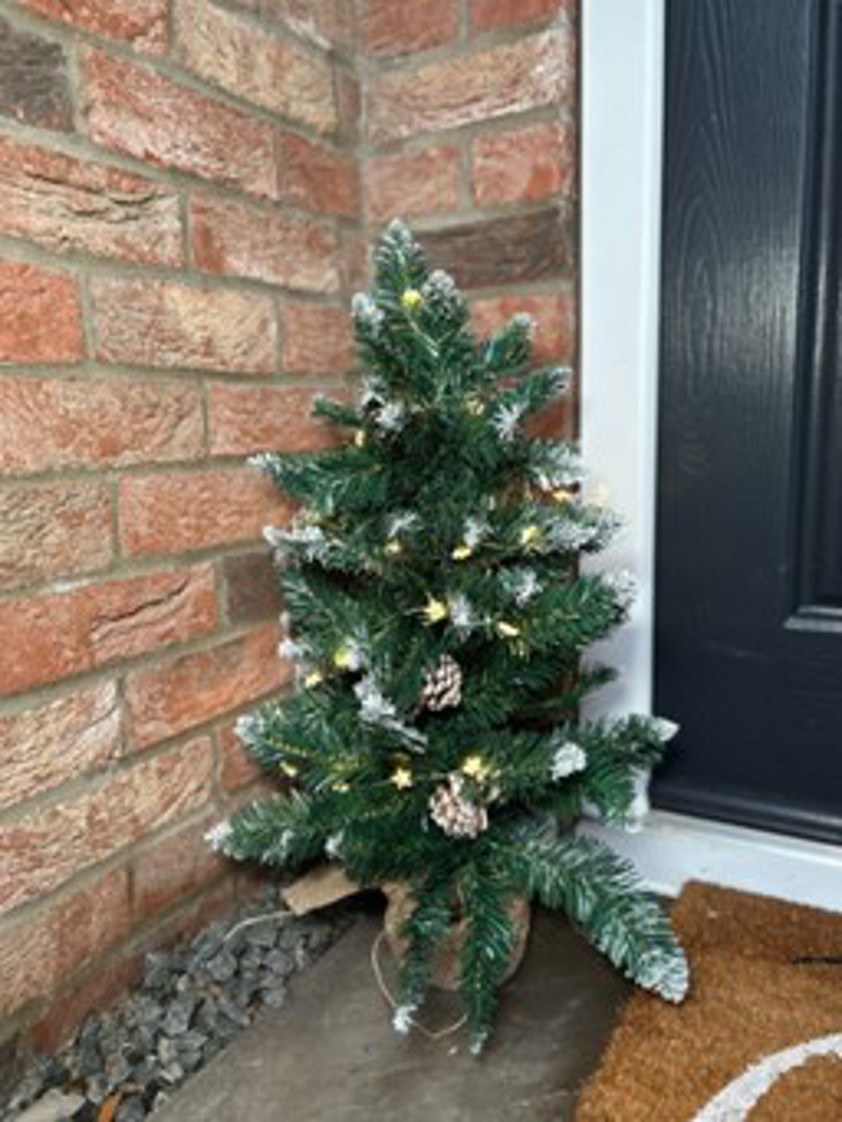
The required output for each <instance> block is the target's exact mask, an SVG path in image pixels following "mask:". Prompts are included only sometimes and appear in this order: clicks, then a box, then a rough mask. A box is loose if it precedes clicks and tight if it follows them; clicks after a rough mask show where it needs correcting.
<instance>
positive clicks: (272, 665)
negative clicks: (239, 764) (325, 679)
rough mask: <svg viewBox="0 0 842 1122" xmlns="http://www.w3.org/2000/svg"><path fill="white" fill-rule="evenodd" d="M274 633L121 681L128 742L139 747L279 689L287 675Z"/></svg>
mask: <svg viewBox="0 0 842 1122" xmlns="http://www.w3.org/2000/svg"><path fill="white" fill-rule="evenodd" d="M278 637H279V636H278V629H277V628H276V627H267V628H265V629H264V630H262V631H257V632H254V633H252V634H250V635H247V636H244V637H242V638H238V639H230V640H228V641H227V642H225V643H220V644H219V645H218V646H216V647H212V648H211V649H210V650H206V651H199V652H197V653H195V654H189V655H182V656H181V657H180V658H176V659H171V660H167V661H165V662H162V663H160V664H159V665H157V666H154V667H150V668H145V669H142V670H135V671H132V672H131V673H130V674H129V675H128V676H127V678H126V703H127V706H128V714H129V727H130V731H131V737H132V743H133V744H134V745H135V746H136V747H138V748H142V747H145V746H146V745H149V744H154V743H156V742H157V741H159V740H165V739H166V738H167V737H170V736H175V735H177V734H178V733H180V732H184V731H185V730H186V729H189V728H192V727H193V726H195V725H198V724H202V723H204V722H205V721H208V720H210V719H211V718H213V717H218V716H222V715H223V714H224V713H227V712H230V711H231V710H234V709H238V708H239V707H240V706H242V705H246V704H248V703H249V702H250V701H254V700H255V699H256V698H259V697H262V696H263V695H264V694H268V693H271V692H272V691H273V690H276V689H280V688H281V686H282V685H283V684H284V682H285V681H287V679H288V677H289V667H288V664H285V663H283V662H281V660H280V658H278V654H277V651H276V646H277V643H278Z"/></svg>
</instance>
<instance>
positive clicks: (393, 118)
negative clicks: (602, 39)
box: [368, 29, 575, 142]
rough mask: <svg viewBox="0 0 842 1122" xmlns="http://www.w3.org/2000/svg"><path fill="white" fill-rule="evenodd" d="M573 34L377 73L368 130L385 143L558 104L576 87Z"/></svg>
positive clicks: (558, 31) (540, 36)
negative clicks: (421, 133)
mask: <svg viewBox="0 0 842 1122" xmlns="http://www.w3.org/2000/svg"><path fill="white" fill-rule="evenodd" d="M574 59H575V40H574V37H573V36H572V34H569V33H566V32H565V31H563V30H561V29H554V30H551V31H544V32H541V33H540V34H537V35H530V36H528V37H527V38H524V39H520V40H518V41H517V42H515V43H503V44H500V45H498V46H495V47H489V48H487V49H486V50H481V51H476V52H475V53H474V54H471V55H460V56H459V57H457V58H452V59H446V60H444V61H442V62H431V63H427V64H426V65H425V66H421V67H419V68H417V69H413V70H397V71H387V72H384V73H381V74H379V75H376V76H375V77H374V78H373V79H372V80H371V83H370V86H369V95H368V103H369V114H368V118H369V132H370V136H371V139H372V140H374V141H376V142H380V141H386V140H395V139H397V138H399V137H405V136H412V135H414V134H416V133H420V132H428V131H431V130H433V129H451V128H458V127H460V126H462V125H469V124H472V123H473V122H475V121H488V120H491V119H493V118H496V117H501V116H505V115H506V114H509V113H518V112H522V111H524V110H526V109H534V108H536V107H537V106H541V105H558V104H560V103H563V102H564V101H565V100H566V99H567V98H569V97H570V96H571V95H572V93H573V82H574V78H575V68H574Z"/></svg>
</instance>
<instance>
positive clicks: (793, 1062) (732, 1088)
mask: <svg viewBox="0 0 842 1122" xmlns="http://www.w3.org/2000/svg"><path fill="white" fill-rule="evenodd" d="M827 1055H837V1056H839V1057H840V1058H842V1032H836V1033H833V1034H832V1035H831V1036H817V1037H816V1038H815V1040H806V1041H805V1042H804V1043H803V1044H796V1045H794V1046H793V1047H792V1048H784V1049H783V1051H781V1052H773V1053H772V1054H771V1055H769V1056H764V1057H763V1059H762V1060H760V1061H758V1063H756V1064H752V1066H751V1067H750V1068H748V1069H747V1070H746V1071H745V1072H743V1074H742V1075H738V1076H737V1078H736V1079H732V1080H731V1082H730V1083H729V1084H728V1086H727V1087H725V1088H724V1090H722V1091H720V1092H719V1094H718V1095H717V1096H716V1098H713V1099H711V1100H710V1102H709V1103H708V1104H707V1106H705V1107H702V1109H701V1110H700V1111H699V1113H698V1114H697V1115H696V1116H695V1117H694V1118H693V1120H692V1122H743V1120H744V1119H745V1117H746V1115H747V1114H748V1112H749V1111H750V1110H751V1108H752V1107H753V1106H754V1105H755V1104H756V1103H757V1101H758V1099H760V1097H761V1096H762V1095H765V1093H766V1092H767V1091H768V1090H769V1088H770V1087H771V1086H772V1084H773V1083H776V1082H777V1081H778V1080H779V1079H780V1078H781V1076H782V1075H785V1074H786V1072H788V1071H790V1070H791V1069H792V1068H794V1067H800V1066H801V1064H803V1063H806V1061H807V1060H809V1059H810V1058H811V1057H812V1056H827Z"/></svg>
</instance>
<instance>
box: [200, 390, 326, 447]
mask: <svg viewBox="0 0 842 1122" xmlns="http://www.w3.org/2000/svg"><path fill="white" fill-rule="evenodd" d="M316 396H317V392H316V391H315V390H309V389H306V388H304V387H302V386H245V385H234V384H232V383H230V382H223V383H219V384H218V385H211V386H210V389H209V392H208V406H209V420H208V427H209V436H210V449H211V453H212V454H214V455H217V456H247V455H249V454H251V453H253V452H303V451H306V450H308V449H313V448H327V447H330V446H331V445H332V444H334V443H335V442H336V434H335V432H333V431H332V430H331V429H330V428H329V427H328V426H327V425H325V424H324V423H323V422H321V421H319V420H317V419H316V418H315V417H313V416H312V410H313V401H314V399H315V397H316ZM331 396H333V397H337V398H340V397H342V394H341V393H335V394H332V395H331Z"/></svg>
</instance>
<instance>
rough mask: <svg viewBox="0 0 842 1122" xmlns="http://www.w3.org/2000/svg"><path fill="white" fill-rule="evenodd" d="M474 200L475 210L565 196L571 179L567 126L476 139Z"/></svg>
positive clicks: (572, 149)
mask: <svg viewBox="0 0 842 1122" xmlns="http://www.w3.org/2000/svg"><path fill="white" fill-rule="evenodd" d="M473 163H474V200H475V201H476V203H477V204H478V205H479V206H499V205H500V204H504V203H525V202H535V201H536V200H538V199H544V198H547V196H548V195H554V194H558V193H562V194H565V195H569V194H570V193H571V192H572V191H573V188H574V186H575V180H576V137H575V134H574V132H573V129H572V126H571V125H569V124H568V125H564V126H562V125H561V124H558V123H555V122H552V123H550V122H542V123H541V124H536V125H526V126H524V127H523V128H519V129H509V130H507V131H506V132H495V133H489V134H486V135H485V136H478V137H477V138H476V139H475V140H474V144H473Z"/></svg>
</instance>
